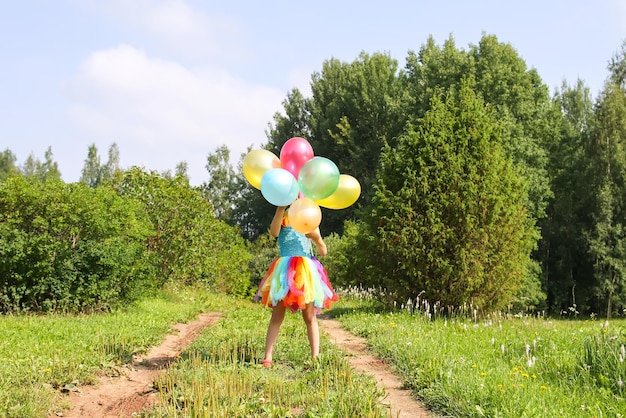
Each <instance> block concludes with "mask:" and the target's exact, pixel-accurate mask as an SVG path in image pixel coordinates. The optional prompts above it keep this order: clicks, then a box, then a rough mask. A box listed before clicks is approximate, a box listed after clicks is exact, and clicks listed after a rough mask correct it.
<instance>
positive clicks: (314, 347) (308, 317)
mask: <svg viewBox="0 0 626 418" xmlns="http://www.w3.org/2000/svg"><path fill="white" fill-rule="evenodd" d="M302 319H304V323H305V324H306V333H307V336H308V337H309V345H310V346H311V358H312V359H316V358H317V356H318V355H319V353H320V330H319V327H318V325H317V315H316V313H315V306H314V305H313V303H309V304H308V305H306V308H305V309H304V310H303V311H302Z"/></svg>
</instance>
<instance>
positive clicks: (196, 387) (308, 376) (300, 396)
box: [149, 303, 388, 418]
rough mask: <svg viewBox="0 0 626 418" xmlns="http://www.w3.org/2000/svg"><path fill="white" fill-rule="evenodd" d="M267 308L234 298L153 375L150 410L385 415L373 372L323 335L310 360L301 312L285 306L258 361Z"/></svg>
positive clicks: (205, 413)
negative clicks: (270, 345)
mask: <svg viewBox="0 0 626 418" xmlns="http://www.w3.org/2000/svg"><path fill="white" fill-rule="evenodd" d="M269 315H270V312H269V310H268V309H267V308H264V307H261V306H259V305H251V304H250V303H239V304H235V305H234V306H232V305H231V309H229V310H228V311H227V312H226V313H225V317H224V319H223V320H222V321H221V322H220V323H219V324H218V325H217V326H214V327H212V328H211V330H210V331H208V332H205V333H204V334H203V335H202V336H201V337H200V338H199V339H198V340H197V341H196V342H195V343H194V344H193V345H192V346H191V347H190V349H189V350H188V351H187V352H186V353H185V355H184V356H183V357H182V359H181V361H179V362H178V363H177V364H176V365H175V366H174V367H173V368H172V369H171V370H169V371H168V372H167V373H166V374H165V375H164V376H162V377H161V378H160V379H158V381H157V382H156V386H157V387H158V388H159V389H160V393H161V402H160V406H158V407H157V408H156V409H155V410H154V411H153V412H152V413H150V414H149V416H151V417H172V416H177V417H289V416H303V417H350V418H352V417H384V416H387V415H388V410H387V409H386V407H384V406H382V405H381V403H380V400H381V398H382V397H383V395H384V394H383V393H382V392H381V391H379V390H378V389H376V386H375V381H374V380H373V378H371V377H370V376H363V375H360V374H357V373H355V372H353V371H352V370H351V368H350V366H349V363H348V362H347V360H346V359H345V358H344V356H343V354H342V353H341V352H340V351H339V350H338V349H337V348H335V347H334V346H332V345H331V344H330V343H329V342H328V341H327V340H326V339H325V338H322V342H321V355H320V358H319V362H316V363H315V364H313V363H311V361H310V360H309V357H310V351H309V346H308V340H307V336H306V328H305V326H304V323H303V321H302V319H301V316H300V315H298V314H296V315H290V314H287V317H286V318H285V322H284V323H283V326H282V328H281V333H280V336H279V339H278V341H277V344H276V348H275V351H274V366H273V367H272V369H269V370H268V369H265V368H263V367H262V366H261V365H260V364H258V362H259V361H260V360H261V359H262V358H263V350H264V343H265V331H266V327H267V321H268V320H269Z"/></svg>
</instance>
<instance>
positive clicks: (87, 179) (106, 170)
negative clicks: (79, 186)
mask: <svg viewBox="0 0 626 418" xmlns="http://www.w3.org/2000/svg"><path fill="white" fill-rule="evenodd" d="M119 170H120V150H119V148H118V146H117V144H116V143H115V142H114V143H113V144H111V146H110V147H109V159H108V160H107V162H106V164H104V165H103V164H101V163H100V156H99V155H98V148H97V147H96V144H91V145H90V146H89V149H88V151H87V159H86V160H85V165H84V166H83V170H82V172H81V177H80V181H81V182H82V183H85V184H86V185H88V186H89V187H98V186H100V185H101V184H103V183H105V182H107V181H111V180H113V178H114V177H115V174H116V173H117V172H118V171H119Z"/></svg>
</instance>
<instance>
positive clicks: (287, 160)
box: [280, 136, 313, 179]
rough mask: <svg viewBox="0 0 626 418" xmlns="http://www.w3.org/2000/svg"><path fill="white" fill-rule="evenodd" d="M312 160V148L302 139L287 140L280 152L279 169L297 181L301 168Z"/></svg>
mask: <svg viewBox="0 0 626 418" xmlns="http://www.w3.org/2000/svg"><path fill="white" fill-rule="evenodd" d="M311 158H313V147H311V144H309V141H307V140H306V139H304V138H300V137H297V136H296V137H293V138H290V139H288V140H287V142H285V144H284V145H283V147H282V148H281V150H280V167H281V168H284V169H285V170H287V171H289V172H290V173H291V174H293V176H294V177H295V178H296V179H297V178H298V174H299V173H300V169H301V168H302V166H303V165H304V164H305V163H306V162H307V161H309V160H310V159H311Z"/></svg>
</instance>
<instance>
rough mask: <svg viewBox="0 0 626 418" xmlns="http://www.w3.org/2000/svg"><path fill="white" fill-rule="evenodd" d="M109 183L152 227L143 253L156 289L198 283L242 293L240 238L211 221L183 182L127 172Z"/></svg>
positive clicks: (245, 285)
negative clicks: (136, 202) (153, 271)
mask: <svg viewBox="0 0 626 418" xmlns="http://www.w3.org/2000/svg"><path fill="white" fill-rule="evenodd" d="M113 184H114V187H115V188H116V190H118V192H119V193H120V194H121V195H122V196H130V197H133V198H136V199H138V200H140V201H141V202H142V203H143V205H144V210H145V212H146V214H147V216H148V218H149V219H150V221H151V222H152V225H153V228H154V233H153V234H152V235H151V236H150V237H149V239H148V248H149V251H150V252H151V254H152V256H153V260H154V263H155V268H156V271H157V278H158V279H157V280H158V282H159V283H160V284H161V285H163V284H165V283H167V282H177V283H185V284H193V283H203V284H205V285H207V286H208V287H210V288H212V289H215V290H217V291H225V292H229V293H233V294H240V295H243V294H246V293H247V292H248V290H249V286H250V273H249V270H248V260H250V258H251V256H250V254H249V253H248V251H247V249H246V246H245V242H244V240H243V238H241V237H240V236H239V234H238V232H237V230H236V229H235V228H233V227H231V226H229V225H227V224H226V223H224V222H222V221H219V220H217V219H215V215H214V210H213V207H212V206H211V204H210V203H208V202H207V201H206V200H204V199H203V197H202V194H201V192H200V191H198V190H195V189H193V188H191V187H190V186H189V183H188V182H187V180H186V179H185V178H184V177H181V176H178V177H176V178H173V179H169V178H164V177H162V176H160V175H159V174H157V173H154V172H153V173H146V172H144V171H142V170H141V169H139V168H132V169H130V170H129V171H127V172H125V173H124V174H123V175H122V176H120V177H119V178H117V179H116V180H115V181H114V183H113Z"/></svg>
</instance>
